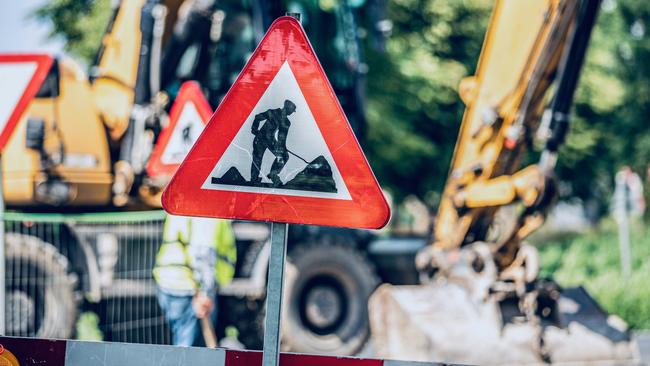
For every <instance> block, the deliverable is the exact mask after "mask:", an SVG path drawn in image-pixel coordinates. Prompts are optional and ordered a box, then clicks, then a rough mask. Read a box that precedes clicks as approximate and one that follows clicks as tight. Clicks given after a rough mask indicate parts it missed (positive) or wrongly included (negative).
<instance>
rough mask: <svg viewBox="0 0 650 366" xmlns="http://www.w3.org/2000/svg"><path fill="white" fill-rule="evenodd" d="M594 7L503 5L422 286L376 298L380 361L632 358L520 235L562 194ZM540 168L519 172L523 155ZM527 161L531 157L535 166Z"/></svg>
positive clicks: (496, 13) (562, 1)
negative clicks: (562, 154) (558, 181)
mask: <svg viewBox="0 0 650 366" xmlns="http://www.w3.org/2000/svg"><path fill="white" fill-rule="evenodd" d="M599 6H600V1H599V0H581V1H579V0H497V1H496V2H495V5H494V10H493V13H492V17H491V20H490V23H489V27H488V30H487V34H486V37H485V41H484V44H483V49H482V51H481V55H480V57H479V61H478V67H477V71H476V75H475V76H472V77H469V78H466V79H464V80H463V81H462V83H461V85H460V88H459V94H460V97H461V99H462V100H463V102H464V103H465V104H466V111H465V115H464V117H463V121H462V125H461V127H460V132H459V137H458V140H457V143H456V147H455V151H454V156H453V160H452V163H451V169H450V172H449V176H448V179H447V183H446V186H445V189H444V193H443V195H442V200H441V203H440V207H439V211H438V215H437V217H436V225H435V233H434V239H433V240H432V244H431V245H430V246H428V247H426V248H424V249H423V250H421V251H420V252H419V253H418V255H417V257H416V266H417V267H418V269H419V271H420V274H421V281H422V282H423V284H421V285H417V286H390V285H383V286H381V287H380V288H379V289H378V290H377V291H376V292H375V294H374V295H373V297H372V298H371V300H370V304H369V311H370V321H371V329H372V336H373V340H374V342H375V348H376V349H377V351H378V353H379V356H381V357H387V358H399V359H418V360H427V361H444V362H457V363H473V364H481V365H505V364H547V363H554V364H571V365H574V364H575V365H577V364H589V363H590V362H594V363H596V364H599V365H600V364H636V363H638V352H637V351H636V348H635V345H634V344H633V343H632V342H631V341H630V337H629V334H628V332H627V329H626V325H625V324H624V322H623V321H622V320H620V319H618V318H617V317H615V316H609V315H608V314H606V313H605V312H604V311H603V310H602V309H601V308H600V307H599V306H598V304H597V303H596V302H595V301H594V300H593V299H592V298H591V297H590V296H589V295H588V294H587V293H586V291H584V289H582V288H571V289H562V288H560V286H558V285H557V284H556V283H555V282H553V281H552V280H543V279H540V278H538V273H539V258H538V254H537V251H536V249H535V248H534V247H532V246H530V245H528V244H526V242H525V238H526V237H527V236H528V235H529V234H530V233H531V232H533V231H534V230H536V229H537V228H539V227H540V226H541V225H542V223H543V222H544V217H545V214H546V212H547V209H548V208H549V207H550V206H551V205H552V203H553V202H554V199H555V197H556V192H555V181H554V175H553V170H554V167H555V164H556V161H557V157H558V149H559V147H560V146H561V144H562V143H563V142H564V139H565V136H566V134H567V132H568V130H569V121H570V118H569V116H570V107H571V104H572V100H573V94H574V91H575V89H576V85H577V82H578V78H579V74H580V69H581V67H582V64H583V60H584V56H585V53H586V50H587V45H588V42H589V37H590V33H591V30H592V28H593V26H594V22H595V19H596V16H597V12H598V8H599ZM535 158H538V159H539V162H538V163H537V164H532V165H528V166H525V167H523V168H522V165H523V162H524V161H531V159H535ZM526 159H527V160H526Z"/></svg>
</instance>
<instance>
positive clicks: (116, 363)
mask: <svg viewBox="0 0 650 366" xmlns="http://www.w3.org/2000/svg"><path fill="white" fill-rule="evenodd" d="M0 346H1V347H0V365H3V366H5V365H7V366H8V365H11V366H27V365H30V366H31V365H39V366H131V365H133V366H178V365H187V366H193V365H197V366H198V365H201V366H208V365H210V366H258V365H262V352H261V351H235V350H229V349H223V348H217V349H209V348H195V347H174V346H159V345H145V344H130V343H111V342H84V341H66V340H46V339H35V338H13V337H0ZM280 365H281V366H428V365H431V366H433V365H440V364H437V363H422V362H409V361H392V360H386V361H384V360H377V359H363V358H354V357H332V356H317V355H305V354H297V353H283V354H281V355H280Z"/></svg>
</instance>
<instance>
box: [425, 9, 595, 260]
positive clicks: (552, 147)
mask: <svg viewBox="0 0 650 366" xmlns="http://www.w3.org/2000/svg"><path fill="white" fill-rule="evenodd" d="M598 6H599V1H598V0H584V1H574V0H569V1H567V0H545V1H533V0H497V1H496V4H495V8H494V11H493V14H492V18H491V21H490V25H489V28H488V31H487V35H486V38H485V41H484V44H483V49H482V51H481V56H480V58H479V62H478V67H477V72H476V75H475V76H472V77H469V78H467V79H465V80H463V82H462V83H461V86H460V94H461V98H462V100H463V102H464V103H465V104H466V106H467V108H466V111H465V114H464V117H463V121H462V125H461V128H460V133H459V137H458V140H457V142H456V147H455V150H454V156H453V160H452V163H451V169H450V173H449V177H448V179H447V183H446V185H445V189H444V193H443V196H442V199H441V203H440V207H439V211H438V215H437V221H436V226H435V239H434V241H433V244H432V248H429V249H427V250H425V251H424V252H422V253H421V254H420V255H419V257H418V266H419V267H420V268H421V269H427V268H431V267H432V266H433V267H435V265H436V264H435V263H432V261H433V262H435V260H434V259H433V258H434V257H436V256H434V255H431V250H434V251H435V250H449V249H454V248H460V247H462V246H464V245H466V244H469V243H472V242H477V241H482V242H487V243H488V244H489V245H490V247H491V251H492V254H493V257H494V259H495V262H496V263H497V265H498V267H499V268H500V269H501V270H505V269H506V268H507V267H508V266H510V265H511V264H513V263H514V262H515V258H516V256H517V253H518V251H519V248H520V246H521V242H522V240H523V239H524V238H525V237H526V236H527V235H528V234H530V233H531V232H532V231H534V230H535V229H536V228H538V227H539V226H540V225H541V224H542V223H543V218H544V214H545V210H546V209H547V208H548V206H549V204H550V203H551V202H552V201H553V198H554V184H553V179H552V178H551V177H552V172H553V168H554V165H555V161H556V156H557V150H558V147H559V146H560V145H561V143H562V142H563V139H564V135H565V134H566V131H567V129H568V122H569V121H568V112H569V108H570V106H571V101H572V98H573V92H574V90H575V87H576V83H577V79H578V76H579V72H580V67H581V65H582V62H583V59H584V55H585V50H586V44H587V42H588V40H589V34H590V32H591V28H592V26H593V23H594V20H595V17H596V13H597V9H598ZM551 90H553V91H554V93H555V95H554V97H552V98H549V94H550V93H549V91H551ZM549 99H550V100H551V103H550V105H549V107H548V109H547V111H546V112H544V107H545V106H546V105H547V102H548V101H549ZM543 116H544V117H543ZM540 122H541V123H540ZM535 137H537V140H538V141H537V142H538V143H540V144H541V145H542V146H543V151H542V153H541V157H542V158H541V160H540V163H538V164H533V165H529V166H526V167H523V168H522V167H521V165H522V160H523V158H524V155H525V154H526V152H527V150H530V149H529V148H530V147H531V146H533V145H534V143H535V141H534V140H535ZM504 212H506V213H508V217H505V218H504V219H503V220H499V218H500V214H501V216H503V213H504Z"/></svg>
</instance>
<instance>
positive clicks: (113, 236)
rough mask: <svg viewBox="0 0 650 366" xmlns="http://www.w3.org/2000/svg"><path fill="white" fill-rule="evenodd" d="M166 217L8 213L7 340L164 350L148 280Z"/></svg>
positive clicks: (164, 334) (161, 322)
mask: <svg viewBox="0 0 650 366" xmlns="http://www.w3.org/2000/svg"><path fill="white" fill-rule="evenodd" d="M164 215H165V214H164V212H162V211H145V212H126V213H90V214H73V215H62V214H46V213H38V214H36V213H12V212H8V213H5V215H4V221H5V232H6V236H5V243H6V244H5V248H6V261H5V263H6V274H5V289H6V300H5V305H6V306H5V318H6V320H5V324H6V333H7V335H14V336H25V337H46V338H48V337H49V338H84V339H103V340H110V341H122V342H136V343H152V344H168V343H169V341H170V338H169V331H168V329H167V326H166V322H165V319H164V317H163V315H162V314H161V312H160V309H159V308H158V304H157V301H156V298H155V288H154V283H153V279H152V276H151V270H152V268H153V265H154V261H155V256H156V253H157V252H158V247H159V245H160V242H161V235H162V223H163V220H164Z"/></svg>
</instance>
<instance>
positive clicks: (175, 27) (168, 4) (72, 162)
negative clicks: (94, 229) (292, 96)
mask: <svg viewBox="0 0 650 366" xmlns="http://www.w3.org/2000/svg"><path fill="white" fill-rule="evenodd" d="M204 3H205V4H206V5H204ZM234 3H236V2H234ZM115 4H116V5H115V7H114V10H113V15H112V18H111V20H110V23H109V25H108V29H107V31H106V33H105V34H104V37H103V40H102V44H101V47H100V49H99V52H98V53H97V57H96V60H95V62H94V64H93V65H92V67H91V71H90V75H86V74H85V73H84V72H83V71H82V69H81V68H80V67H79V66H77V64H75V63H74V62H73V61H71V60H68V59H60V60H57V61H55V62H54V64H53V66H52V68H51V70H50V72H49V75H48V78H47V79H46V81H45V82H44V84H43V85H42V87H41V90H40V91H39V93H38V94H37V97H36V98H35V99H34V100H33V101H32V102H31V103H30V105H29V107H28V109H27V111H26V112H25V113H24V114H23V119H24V120H26V122H21V123H20V124H19V125H18V128H17V130H16V132H15V133H14V134H13V137H12V139H11V141H10V142H9V143H8V146H7V149H6V150H5V156H8V157H10V158H8V159H4V160H3V167H2V169H3V172H4V174H5V175H4V184H5V186H4V189H5V200H6V202H7V204H8V205H9V206H15V207H21V208H22V207H29V206H32V207H48V206H49V207H52V206H54V207H61V206H66V207H69V208H70V207H85V208H87V207H110V206H113V207H129V208H137V207H160V203H159V197H158V196H159V194H160V191H161V188H162V186H163V185H164V181H162V182H161V181H156V180H154V179H150V177H147V176H146V172H145V169H144V168H145V165H146V162H147V159H148V158H149V154H150V153H151V150H152V148H153V145H154V143H155V140H156V138H157V136H158V134H159V132H160V130H161V129H162V128H163V127H164V126H165V125H166V122H167V120H166V119H167V114H166V110H167V109H168V107H169V101H170V99H173V97H174V96H175V95H174V91H177V90H178V85H175V84H178V83H179V82H180V81H182V80H183V79H188V80H199V81H203V80H201V79H205V78H207V76H206V74H207V73H208V72H209V71H210V70H209V68H210V67H213V68H215V67H214V65H211V64H210V58H216V57H215V52H217V51H215V50H214V48H216V45H217V44H219V45H220V46H221V44H222V43H224V42H219V41H224V40H223V39H220V38H222V37H223V38H228V39H227V40H226V42H231V43H232V42H233V41H232V38H236V36H239V37H240V38H241V37H246V36H242V35H244V34H245V33H246V30H245V29H244V28H246V27H248V28H252V27H253V24H252V23H253V22H252V21H251V19H250V17H244V16H238V14H239V13H245V12H246V10H248V9H243V8H244V7H243V6H241V8H242V9H238V10H233V12H232V14H231V13H229V14H228V15H229V17H228V20H225V11H224V10H223V9H221V8H224V7H223V6H222V7H221V8H220V9H218V10H216V11H215V9H213V6H212V2H209V1H208V2H200V1H198V2H197V1H185V0H165V1H159V0H123V1H118V2H115ZM231 8H232V7H231ZM228 10H231V9H228ZM238 11H239V13H238ZM204 28H206V29H204ZM229 32H230V33H236V35H235V36H233V35H231V34H230V33H229ZM248 33H249V34H250V36H249V37H248V38H249V39H246V40H244V41H247V42H248V43H250V44H249V45H247V47H243V49H244V52H243V53H242V55H241V57H240V58H241V60H240V63H241V64H243V62H244V61H245V57H247V55H248V52H250V49H252V46H253V43H252V42H253V41H254V40H253V36H252V35H253V32H248ZM258 33H260V34H261V32H258ZM195 35H196V36H195ZM235 41H237V40H235ZM190 48H193V49H191V50H189V49H190ZM188 50H189V51H188ZM186 51H188V52H186ZM229 52H230V55H229V57H230V59H231V62H232V63H234V64H235V65H233V69H234V72H235V73H236V72H238V70H239V66H240V65H237V62H236V61H232V60H234V59H236V57H234V56H232V53H235V52H234V51H232V52H231V51H230V50H229ZM220 71H223V70H220ZM224 74H228V73H224ZM235 75H236V74H235ZM231 77H232V75H230V74H228V75H223V78H231ZM217 81H219V80H217ZM212 84H215V82H213V83H212ZM222 84H223V83H222ZM227 87H228V85H221V89H225V88H227ZM207 89H208V88H207V87H206V89H204V90H207ZM214 94H219V93H214ZM210 97H211V99H212V100H218V99H217V98H218V97H219V95H212V96H210Z"/></svg>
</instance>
